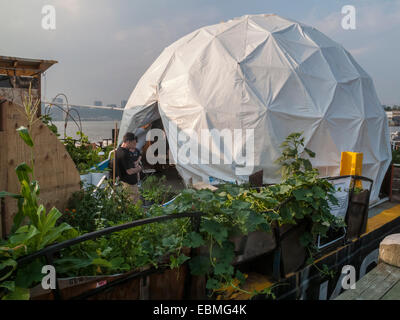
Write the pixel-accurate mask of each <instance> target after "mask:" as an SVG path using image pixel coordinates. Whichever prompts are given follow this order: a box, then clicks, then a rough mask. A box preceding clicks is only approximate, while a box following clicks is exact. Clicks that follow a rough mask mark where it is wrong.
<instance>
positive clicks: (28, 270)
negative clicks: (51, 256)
mask: <svg viewBox="0 0 400 320" xmlns="http://www.w3.org/2000/svg"><path fill="white" fill-rule="evenodd" d="M44 265H45V263H43V261H41V259H36V260H34V261H32V262H30V263H28V264H26V265H24V266H20V267H18V270H17V276H16V278H15V285H16V286H17V287H21V288H31V287H32V285H34V284H35V283H39V282H41V281H42V279H43V277H44V275H43V274H42V268H43V266H44Z"/></svg>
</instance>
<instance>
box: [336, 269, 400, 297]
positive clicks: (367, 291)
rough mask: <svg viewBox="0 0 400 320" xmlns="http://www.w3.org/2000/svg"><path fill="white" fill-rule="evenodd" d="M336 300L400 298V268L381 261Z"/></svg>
mask: <svg viewBox="0 0 400 320" xmlns="http://www.w3.org/2000/svg"><path fill="white" fill-rule="evenodd" d="M355 285H356V288H355V289H349V290H346V291H345V292H343V293H342V294H341V295H339V296H338V297H337V298H336V299H335V300H400V268H398V267H394V266H391V265H388V264H386V263H383V262H381V263H379V264H378V265H377V266H376V267H375V268H374V269H373V270H371V271H370V272H369V273H367V274H366V275H365V276H364V277H363V278H361V279H360V280H359V281H357V282H356V284H355Z"/></svg>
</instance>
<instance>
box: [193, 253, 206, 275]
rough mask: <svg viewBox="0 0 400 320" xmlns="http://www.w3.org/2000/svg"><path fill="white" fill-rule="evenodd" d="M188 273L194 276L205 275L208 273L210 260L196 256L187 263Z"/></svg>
mask: <svg viewBox="0 0 400 320" xmlns="http://www.w3.org/2000/svg"><path fill="white" fill-rule="evenodd" d="M189 266H190V271H191V273H192V274H193V275H195V276H200V275H205V274H207V273H208V272H209V271H210V268H211V264H210V259H209V258H208V257H204V256H196V257H194V258H192V259H190V261H189Z"/></svg>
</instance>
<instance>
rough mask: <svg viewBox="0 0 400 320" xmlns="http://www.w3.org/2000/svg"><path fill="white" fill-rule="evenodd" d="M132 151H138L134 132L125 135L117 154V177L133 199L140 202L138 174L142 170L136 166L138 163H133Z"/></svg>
mask: <svg viewBox="0 0 400 320" xmlns="http://www.w3.org/2000/svg"><path fill="white" fill-rule="evenodd" d="M131 149H136V136H135V135H134V134H133V133H132V132H128V133H126V134H125V135H124V137H123V140H122V144H121V145H120V146H119V147H118V149H117V151H116V152H115V162H116V175H117V176H118V177H119V180H120V181H121V182H122V184H123V186H124V187H125V189H126V190H127V191H128V192H129V195H130V196H131V199H132V200H133V201H134V202H137V201H138V200H139V189H138V186H137V182H138V180H137V173H139V172H140V171H141V170H142V168H141V167H140V166H135V165H136V163H135V162H134V161H132V155H131V153H130V150H131Z"/></svg>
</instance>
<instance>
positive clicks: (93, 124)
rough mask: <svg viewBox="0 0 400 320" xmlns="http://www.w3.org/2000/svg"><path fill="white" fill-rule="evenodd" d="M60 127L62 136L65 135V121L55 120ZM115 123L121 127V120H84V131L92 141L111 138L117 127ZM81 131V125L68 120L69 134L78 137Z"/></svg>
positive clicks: (67, 132) (59, 130) (59, 131)
mask: <svg viewBox="0 0 400 320" xmlns="http://www.w3.org/2000/svg"><path fill="white" fill-rule="evenodd" d="M53 123H54V124H55V125H56V127H57V129H58V133H59V134H60V138H63V137H64V125H65V122H64V121H53ZM115 123H117V124H118V128H119V127H120V124H121V122H120V121H82V131H83V133H84V134H85V135H87V136H88V137H89V140H90V141H91V142H101V141H103V139H111V137H112V129H114V128H115ZM77 131H79V127H78V126H77V125H76V124H75V123H74V122H73V121H68V123H67V130H66V134H67V136H70V137H73V138H75V139H78V138H79V136H78V135H77V134H76V133H77Z"/></svg>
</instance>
